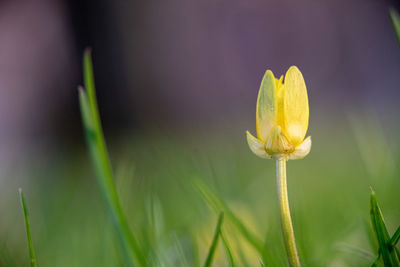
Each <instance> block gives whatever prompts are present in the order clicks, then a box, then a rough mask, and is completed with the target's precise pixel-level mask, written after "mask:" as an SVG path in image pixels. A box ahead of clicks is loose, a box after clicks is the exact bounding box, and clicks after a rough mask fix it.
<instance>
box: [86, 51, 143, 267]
mask: <svg viewBox="0 0 400 267" xmlns="http://www.w3.org/2000/svg"><path fill="white" fill-rule="evenodd" d="M83 70H84V73H83V75H84V84H85V88H86V90H87V93H85V91H84V89H83V88H81V87H80V88H79V103H80V109H81V116H82V123H83V126H84V130H85V134H86V140H87V143H88V147H89V151H90V155H91V158H92V162H93V166H94V170H95V173H96V177H97V181H98V184H99V186H100V189H101V193H102V195H103V198H104V200H105V203H106V204H107V206H108V212H109V214H110V217H111V218H112V221H113V223H114V226H115V228H116V230H117V233H118V237H119V240H120V243H121V246H122V248H123V251H124V254H125V256H126V257H125V258H126V265H129V266H132V265H134V264H135V263H137V264H138V265H140V266H148V263H147V261H146V258H145V256H144V254H143V252H142V250H141V248H140V247H139V245H138V242H137V240H136V239H135V237H134V236H133V234H132V232H131V230H130V228H129V225H128V222H127V220H126V217H125V214H124V212H123V210H122V207H121V204H120V200H119V198H118V193H117V190H116V186H115V182H114V176H113V172H112V168H111V162H110V159H109V156H108V152H107V147H106V143H105V139H104V135H103V130H102V127H101V122H100V115H99V111H98V106H97V100H96V91H95V83H94V77H93V66H92V58H91V51H90V49H86V50H85V53H84V56H83Z"/></svg>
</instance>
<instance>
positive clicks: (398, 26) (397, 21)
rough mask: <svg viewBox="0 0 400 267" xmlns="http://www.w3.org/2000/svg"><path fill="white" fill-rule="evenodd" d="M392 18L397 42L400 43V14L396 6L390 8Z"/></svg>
mask: <svg viewBox="0 0 400 267" xmlns="http://www.w3.org/2000/svg"><path fill="white" fill-rule="evenodd" d="M389 15H390V20H391V21H392V25H393V29H394V33H395V34H396V38H397V43H398V44H399V45H400V16H399V14H398V13H397V11H396V10H395V9H394V8H389Z"/></svg>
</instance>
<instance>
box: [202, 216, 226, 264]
mask: <svg viewBox="0 0 400 267" xmlns="http://www.w3.org/2000/svg"><path fill="white" fill-rule="evenodd" d="M223 221H224V213H223V212H221V213H220V214H219V216H218V223H217V227H216V228H215V233H214V238H213V240H212V243H211V246H210V250H209V251H208V255H207V259H206V262H205V263H204V267H210V266H211V265H212V262H213V258H214V254H215V250H216V249H217V245H218V240H219V237H220V235H221V226H222V223H223Z"/></svg>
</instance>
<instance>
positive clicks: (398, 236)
mask: <svg viewBox="0 0 400 267" xmlns="http://www.w3.org/2000/svg"><path fill="white" fill-rule="evenodd" d="M399 239H400V226H399V227H398V228H397V230H396V232H394V234H393V236H392V238H391V239H390V245H391V246H392V247H394V246H396V244H397V242H399Z"/></svg>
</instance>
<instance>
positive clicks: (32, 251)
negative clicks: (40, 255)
mask: <svg viewBox="0 0 400 267" xmlns="http://www.w3.org/2000/svg"><path fill="white" fill-rule="evenodd" d="M18 192H19V197H20V199H21V206H22V211H23V212H24V220H25V230H26V237H27V240H28V242H27V243H28V248H29V258H30V263H31V267H36V266H37V264H36V257H35V249H34V247H33V241H32V235H31V227H30V223H29V214H28V208H27V206H26V201H25V196H24V193H23V192H22V189H21V188H19V189H18Z"/></svg>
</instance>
